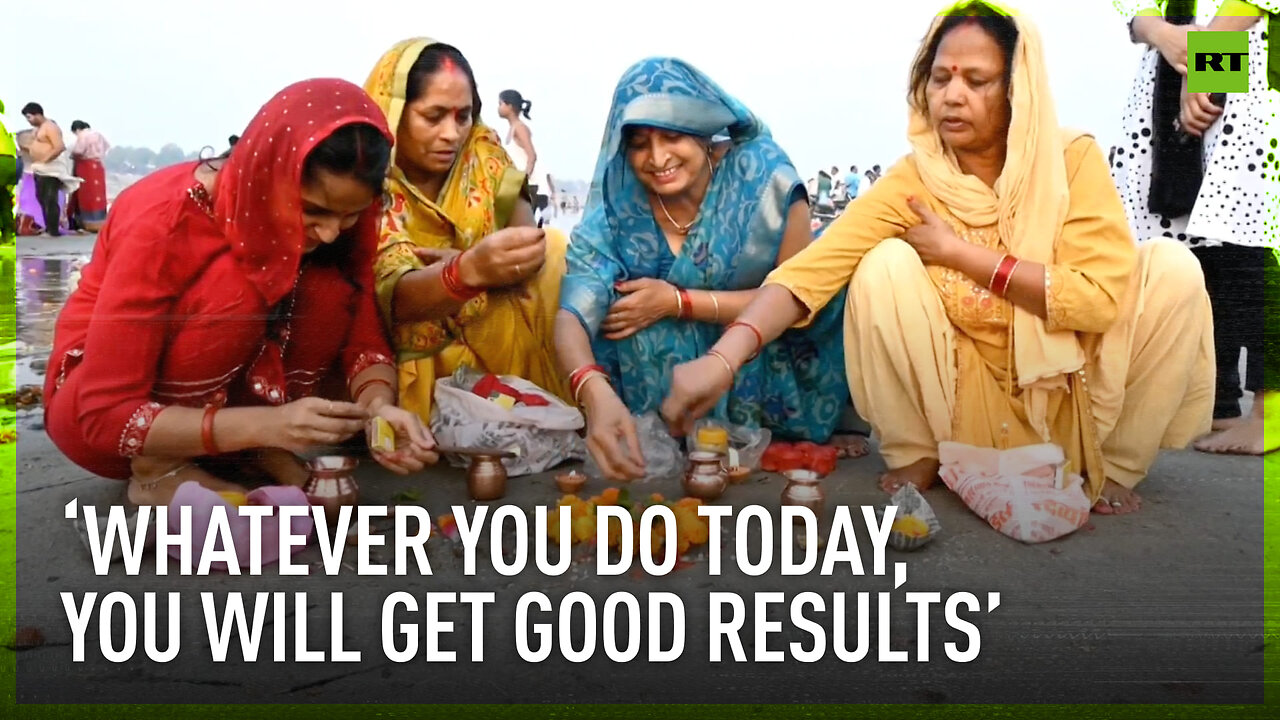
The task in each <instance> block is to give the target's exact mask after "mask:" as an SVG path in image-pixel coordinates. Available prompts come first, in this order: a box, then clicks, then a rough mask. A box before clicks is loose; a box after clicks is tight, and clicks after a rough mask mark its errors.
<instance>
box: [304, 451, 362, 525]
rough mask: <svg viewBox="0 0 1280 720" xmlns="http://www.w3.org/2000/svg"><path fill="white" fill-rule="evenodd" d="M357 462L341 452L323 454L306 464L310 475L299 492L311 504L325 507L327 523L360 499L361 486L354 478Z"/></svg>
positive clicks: (358, 462)
mask: <svg viewBox="0 0 1280 720" xmlns="http://www.w3.org/2000/svg"><path fill="white" fill-rule="evenodd" d="M359 464H360V461H358V460H356V459H355V458H353V457H346V456H343V455H323V456H321V457H318V458H315V459H314V460H312V461H311V462H309V463H307V469H308V470H310V471H311V475H310V477H308V478H307V482H306V484H305V485H303V486H302V493H303V494H304V495H306V496H307V501H308V502H310V503H311V504H312V505H320V506H322V507H324V513H325V518H327V519H328V521H329V523H330V524H332V523H334V522H336V521H337V519H338V511H339V510H340V509H341V508H342V507H343V506H345V505H355V504H356V503H357V502H359V500H360V486H359V485H357V484H356V478H355V470H356V466H357V465H359Z"/></svg>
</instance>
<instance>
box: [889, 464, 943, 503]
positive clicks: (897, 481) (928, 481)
mask: <svg viewBox="0 0 1280 720" xmlns="http://www.w3.org/2000/svg"><path fill="white" fill-rule="evenodd" d="M941 467H942V464H941V463H939V462H938V460H937V459H936V458H923V459H920V460H917V461H915V462H913V463H911V464H910V465H907V466H906V467H900V468H898V469H896V470H890V471H889V472H887V473H885V474H883V475H881V476H880V489H881V490H883V491H885V492H887V493H889V494H890V495H892V494H893V493H895V492H897V491H899V490H901V489H902V487H903V486H904V485H906V484H908V483H910V484H912V485H915V486H916V489H917V490H919V491H920V492H924V491H925V490H928V489H929V488H930V487H932V486H933V484H934V483H935V482H937V481H938V470H939V469H940V468H941Z"/></svg>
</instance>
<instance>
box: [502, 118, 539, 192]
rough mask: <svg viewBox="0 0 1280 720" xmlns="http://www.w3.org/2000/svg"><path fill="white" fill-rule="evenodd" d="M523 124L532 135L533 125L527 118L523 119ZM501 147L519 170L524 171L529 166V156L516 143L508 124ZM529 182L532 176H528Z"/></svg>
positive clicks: (531, 180)
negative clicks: (505, 136)
mask: <svg viewBox="0 0 1280 720" xmlns="http://www.w3.org/2000/svg"><path fill="white" fill-rule="evenodd" d="M524 124H525V126H526V127H528V128H529V134H530V136H532V135H533V126H532V125H530V124H529V121H528V120H526V121H524ZM502 147H503V148H504V149H506V151H507V155H510V156H511V162H512V164H514V165H515V166H516V169H518V170H519V171H520V172H524V170H525V168H527V167H529V156H528V155H526V154H525V152H524V148H522V147H520V145H518V144H517V143H516V138H515V132H514V131H512V129H511V128H510V126H508V127H507V138H506V140H505V141H504V142H503V143H502ZM529 182H533V178H530V179H529Z"/></svg>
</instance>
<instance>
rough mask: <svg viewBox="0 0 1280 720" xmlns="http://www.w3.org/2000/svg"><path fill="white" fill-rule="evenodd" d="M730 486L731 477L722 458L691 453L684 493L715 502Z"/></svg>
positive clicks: (713, 454) (705, 453)
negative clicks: (721, 460)
mask: <svg viewBox="0 0 1280 720" xmlns="http://www.w3.org/2000/svg"><path fill="white" fill-rule="evenodd" d="M728 485H729V475H728V473H726V472H725V471H724V466H722V465H721V464H720V456H719V455H717V454H715V453H710V452H693V453H689V469H688V471H687V472H685V475H684V491H685V494H686V495H688V496H690V497H696V498H700V499H702V500H715V499H716V498H718V497H720V495H721V494H722V493H724V489H725V488H726V487H728Z"/></svg>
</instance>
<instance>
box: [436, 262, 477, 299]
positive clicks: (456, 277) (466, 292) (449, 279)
mask: <svg viewBox="0 0 1280 720" xmlns="http://www.w3.org/2000/svg"><path fill="white" fill-rule="evenodd" d="M466 254H467V253H466V251H463V252H461V253H458V254H457V255H454V256H453V259H451V260H449V262H447V263H445V265H444V268H443V269H442V270H441V271H440V283H441V284H442V285H444V291H445V292H446V293H448V294H449V297H451V298H453V299H454V300H456V301H458V302H467V301H468V300H472V299H474V298H475V297H477V296H478V295H480V293H481V292H482V290H481V289H480V288H475V287H471V286H470V285H467V284H466V283H464V282H463V281H462V276H461V275H460V271H459V268H460V267H461V265H462V256H463V255H466Z"/></svg>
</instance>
